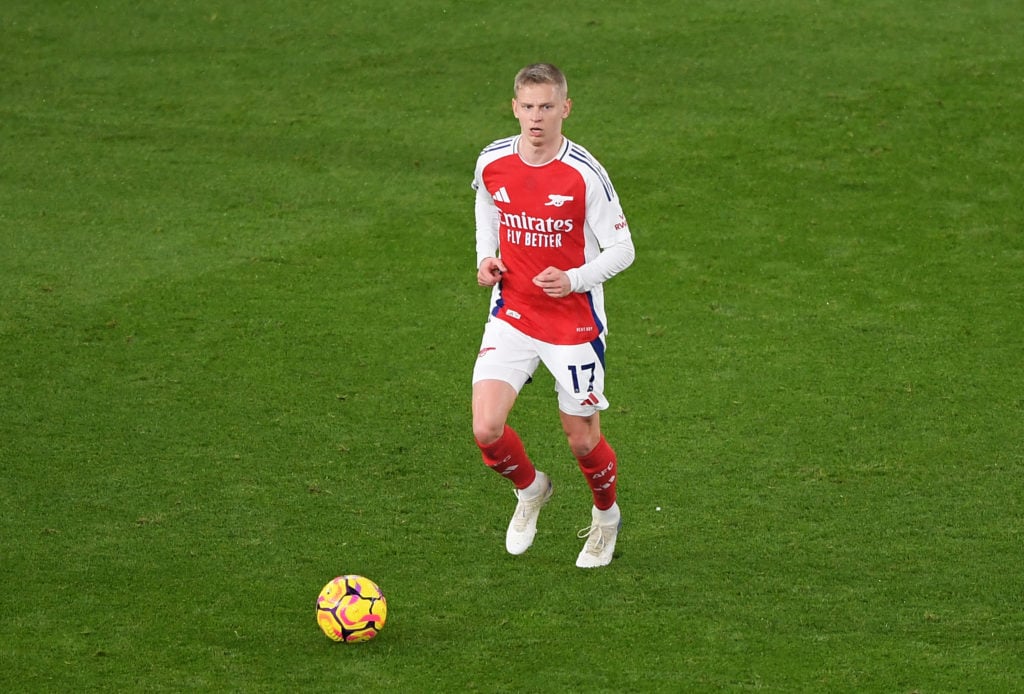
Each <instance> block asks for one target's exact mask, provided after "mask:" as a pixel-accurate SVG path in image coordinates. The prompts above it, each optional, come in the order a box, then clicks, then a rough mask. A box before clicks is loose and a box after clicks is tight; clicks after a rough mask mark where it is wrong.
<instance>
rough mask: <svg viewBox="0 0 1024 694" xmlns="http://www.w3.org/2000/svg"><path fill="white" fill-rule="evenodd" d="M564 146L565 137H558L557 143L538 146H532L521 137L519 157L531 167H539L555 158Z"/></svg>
mask: <svg viewBox="0 0 1024 694" xmlns="http://www.w3.org/2000/svg"><path fill="white" fill-rule="evenodd" d="M564 144H565V137H564V136H562V135H559V137H558V141H557V142H554V143H545V144H542V145H539V146H535V145H533V144H532V143H531V142H530V141H529V140H528V139H527V138H526V137H521V138H519V156H520V157H522V159H523V161H525V162H526V163H527V164H529V165H531V166H540V165H541V164H547V163H548V162H549V161H551V160H552V159H554V158H555V157H557V156H558V152H559V151H561V149H562V146H563V145H564Z"/></svg>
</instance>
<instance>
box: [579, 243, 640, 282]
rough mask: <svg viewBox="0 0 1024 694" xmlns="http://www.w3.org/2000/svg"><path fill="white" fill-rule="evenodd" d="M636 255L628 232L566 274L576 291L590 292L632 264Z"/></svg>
mask: <svg viewBox="0 0 1024 694" xmlns="http://www.w3.org/2000/svg"><path fill="white" fill-rule="evenodd" d="M635 257H636V249H635V248H634V247H633V239H632V237H631V236H630V235H629V233H628V232H627V233H626V234H625V235H624V236H621V237H620V238H619V240H617V241H616V242H615V243H613V244H612V245H610V246H607V247H606V248H603V249H601V254H600V255H598V256H597V257H596V258H594V259H593V260H591V261H590V262H589V263H584V264H583V265H580V266H579V267H575V268H572V269H571V270H567V271H566V273H565V274H566V275H568V276H569V281H570V282H571V283H572V290H573V291H574V292H589V291H590V290H591V289H593V288H594V287H596V286H597V285H599V284H601V283H603V282H605V281H607V280H610V279H611V278H612V277H614V276H615V275H617V274H619V273H620V272H622V271H623V270H625V269H626V268H628V267H629V266H630V265H632V264H633V258H635Z"/></svg>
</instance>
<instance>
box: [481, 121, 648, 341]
mask: <svg viewBox="0 0 1024 694" xmlns="http://www.w3.org/2000/svg"><path fill="white" fill-rule="evenodd" d="M519 140H520V136H518V135H517V136H515V137H509V138H505V139H502V140H496V141H495V142H492V143H491V144H490V145H488V146H487V147H486V148H484V150H483V151H482V152H481V153H480V157H479V158H478V159H477V164H476V172H475V175H474V178H473V188H475V189H476V191H477V197H476V240H477V244H476V250H477V267H479V265H480V263H481V262H482V261H483V259H484V258H488V257H500V258H501V260H502V262H503V263H504V264H505V267H506V268H507V270H508V271H507V272H505V273H504V274H503V275H502V278H501V281H500V282H499V283H498V284H497V285H496V286H495V287H494V293H493V295H492V303H491V313H492V315H494V316H496V317H497V318H500V319H501V320H504V321H506V322H508V323H509V324H511V325H513V326H515V327H516V328H518V329H519V330H521V331H522V332H524V333H526V334H527V335H529V336H531V337H533V338H536V339H538V340H542V341H544V342H549V343H552V344H579V343H583V342H591V341H593V340H596V339H598V338H600V337H601V336H602V334H603V333H604V332H605V329H606V325H607V320H606V317H605V313H604V291H603V286H602V282H604V281H605V280H607V279H608V278H609V277H611V276H612V275H614V274H615V273H617V272H619V271H620V270H622V269H624V268H625V267H627V266H628V265H629V264H630V263H631V262H632V260H633V245H632V239H631V237H630V232H629V225H628V224H627V223H626V217H625V215H624V214H623V212H622V207H621V205H620V204H619V197H618V195H617V194H616V192H615V188H614V187H612V183H611V181H610V180H609V178H608V174H607V173H606V172H605V170H604V167H602V166H601V164H600V163H599V162H598V161H597V160H596V159H594V157H593V156H591V154H590V153H589V152H588V151H587V150H585V149H584V148H583V147H580V146H579V145H577V144H575V143H573V142H571V141H569V140H568V139H565V140H564V142H563V144H562V148H561V150H560V151H559V153H558V155H557V156H556V157H555V158H554V159H552V160H551V161H549V162H547V163H545V164H541V165H539V166H534V165H531V164H527V163H526V162H525V161H523V159H522V157H520V156H519V149H518V147H519ZM610 247H611V248H614V249H615V251H616V252H615V253H614V254H611V253H609V254H608V255H609V258H606V259H602V260H607V261H612V262H596V263H595V262H594V261H597V260H598V257H599V256H600V255H601V253H602V249H607V248H610ZM612 255H615V256H616V257H615V258H611V257H610V256H612ZM588 264H591V265H588ZM584 266H586V267H584ZM548 267H556V268H558V269H560V270H565V271H569V272H570V279H571V280H572V281H573V289H574V291H573V293H571V294H569V296H567V297H564V298H559V299H556V298H552V297H549V296H547V295H546V294H545V293H544V291H543V290H542V289H541V288H540V287H537V286H536V285H534V284H533V278H534V277H535V276H536V275H538V274H539V273H540V272H541V271H543V270H544V269H546V268H548Z"/></svg>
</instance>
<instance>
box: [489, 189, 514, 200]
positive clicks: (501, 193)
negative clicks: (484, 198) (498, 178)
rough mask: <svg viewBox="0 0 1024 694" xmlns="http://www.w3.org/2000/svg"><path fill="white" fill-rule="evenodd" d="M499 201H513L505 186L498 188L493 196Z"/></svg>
mask: <svg viewBox="0 0 1024 694" xmlns="http://www.w3.org/2000/svg"><path fill="white" fill-rule="evenodd" d="M491 197H492V198H494V199H495V200H497V201H498V202H512V201H511V200H510V199H509V197H508V191H507V190H505V186H502V187H501V188H499V189H498V192H497V193H495V194H494V195H492V196H491Z"/></svg>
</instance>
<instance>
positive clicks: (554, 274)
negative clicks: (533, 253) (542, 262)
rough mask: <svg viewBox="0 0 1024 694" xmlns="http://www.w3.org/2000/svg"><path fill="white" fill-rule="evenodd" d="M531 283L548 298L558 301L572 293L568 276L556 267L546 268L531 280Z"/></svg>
mask: <svg viewBox="0 0 1024 694" xmlns="http://www.w3.org/2000/svg"><path fill="white" fill-rule="evenodd" d="M533 283H534V284H535V285H537V286H538V287H540V288H541V289H543V290H544V293H545V294H547V295H548V296H550V297H554V298H556V299H560V298H562V297H563V296H569V294H571V293H572V283H571V282H570V281H569V275H567V274H565V272H563V271H562V270H559V269H558V268H557V267H548V268H545V269H544V270H542V271H541V273H540V274H539V275H537V276H536V277H534V278H533Z"/></svg>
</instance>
